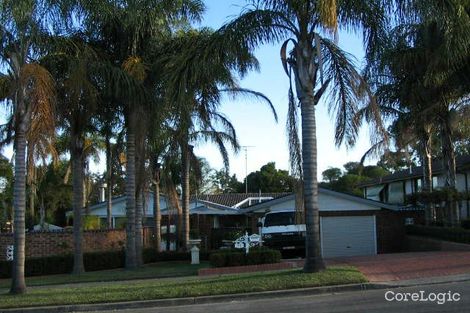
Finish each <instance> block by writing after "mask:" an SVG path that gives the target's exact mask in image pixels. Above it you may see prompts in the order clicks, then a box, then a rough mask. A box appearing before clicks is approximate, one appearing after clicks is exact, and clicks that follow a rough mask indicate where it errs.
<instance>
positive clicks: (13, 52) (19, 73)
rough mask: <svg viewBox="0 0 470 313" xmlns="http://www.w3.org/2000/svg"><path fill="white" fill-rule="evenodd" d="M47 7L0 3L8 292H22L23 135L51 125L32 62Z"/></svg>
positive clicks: (43, 82)
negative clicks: (9, 142)
mask: <svg viewBox="0 0 470 313" xmlns="http://www.w3.org/2000/svg"><path fill="white" fill-rule="evenodd" d="M55 9H56V8H55V7H52V6H50V4H49V3H43V2H39V1H28V2H24V1H21V2H18V1H0V34H1V37H0V38H1V40H0V58H1V61H2V63H3V64H5V66H6V69H5V70H6V72H7V73H8V74H1V80H3V81H8V83H7V84H6V85H7V86H8V88H7V89H8V92H7V104H8V105H10V106H11V108H12V109H11V111H12V117H13V125H12V127H13V130H14V134H15V137H14V149H15V180H14V210H15V212H14V213H15V214H14V215H15V220H14V260H13V275H12V285H11V289H10V292H11V293H24V292H25V291H26V285H25V281H24V261H25V253H24V252H25V251H24V249H25V207H26V203H25V197H26V195H25V187H26V182H25V175H26V160H25V158H26V154H25V152H26V145H27V134H28V132H29V131H30V129H31V122H32V121H33V120H34V118H35V116H37V115H42V116H44V117H47V119H45V120H43V123H44V124H45V125H50V126H52V125H53V124H54V123H53V122H54V113H53V108H54V106H53V103H54V97H55V91H54V81H53V79H52V77H51V75H50V73H49V72H48V71H47V70H46V69H45V68H44V67H43V66H41V65H40V64H39V63H38V58H39V57H41V56H43V55H44V54H45V50H44V49H42V48H44V47H43V46H41V45H40V43H43V42H44V40H42V39H45V38H47V36H45V35H46V34H45V33H44V32H43V28H42V27H41V26H42V25H44V24H43V23H48V22H50V23H52V24H54V22H53V20H52V16H53V14H54V13H56V12H57V11H56V10H55Z"/></svg>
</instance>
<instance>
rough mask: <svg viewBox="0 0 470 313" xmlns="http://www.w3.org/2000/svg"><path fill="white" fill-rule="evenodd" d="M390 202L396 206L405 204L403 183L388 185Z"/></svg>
mask: <svg viewBox="0 0 470 313" xmlns="http://www.w3.org/2000/svg"><path fill="white" fill-rule="evenodd" d="M388 202H389V203H394V204H403V203H404V202H405V195H404V188H403V182H395V183H391V184H390V185H388Z"/></svg>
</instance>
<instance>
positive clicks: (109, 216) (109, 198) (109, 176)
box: [105, 134, 113, 229]
mask: <svg viewBox="0 0 470 313" xmlns="http://www.w3.org/2000/svg"><path fill="white" fill-rule="evenodd" d="M105 140H106V143H105V144H106V184H107V189H106V221H107V225H108V229H112V228H113V173H112V172H113V167H112V155H111V153H112V152H111V142H110V138H109V134H106V139H105Z"/></svg>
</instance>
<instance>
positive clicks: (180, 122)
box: [158, 29, 276, 249]
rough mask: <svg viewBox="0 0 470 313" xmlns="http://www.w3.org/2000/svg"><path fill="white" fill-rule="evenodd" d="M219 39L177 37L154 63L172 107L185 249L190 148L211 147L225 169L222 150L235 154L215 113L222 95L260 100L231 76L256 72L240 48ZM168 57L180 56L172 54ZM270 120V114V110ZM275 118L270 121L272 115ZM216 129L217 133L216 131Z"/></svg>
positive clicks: (226, 124)
mask: <svg viewBox="0 0 470 313" xmlns="http://www.w3.org/2000/svg"><path fill="white" fill-rule="evenodd" d="M225 43H226V41H225V38H223V37H222V36H221V33H218V32H213V31H212V30H209V29H201V30H190V31H188V32H185V33H179V34H178V35H177V36H176V37H175V38H173V39H172V40H171V41H170V42H168V43H166V44H165V45H164V46H163V51H162V53H161V55H160V57H159V60H158V62H160V64H161V68H162V69H164V74H163V76H164V81H165V82H167V86H168V87H167V90H166V94H165V96H166V98H167V99H169V100H167V101H169V102H170V103H173V104H174V105H173V106H174V109H173V114H174V116H173V117H172V120H173V121H174V124H175V135H174V137H175V138H176V141H177V142H178V144H179V150H180V153H181V168H182V172H181V187H182V211H183V212H182V213H183V221H182V236H183V238H182V240H181V242H180V244H181V248H183V249H186V248H187V243H188V240H189V230H190V225H189V199H190V183H189V178H190V165H191V163H194V162H191V160H193V161H194V160H196V157H195V156H194V153H193V151H192V144H195V143H197V142H198V141H199V140H203V141H210V142H213V143H215V144H216V145H217V147H218V149H219V152H220V153H221V155H222V158H223V160H224V164H225V166H226V168H228V156H227V148H226V147H225V144H227V143H228V144H230V145H231V146H232V148H233V149H234V151H238V149H239V144H238V142H237V139H236V133H235V129H234V127H233V125H232V124H231V123H230V121H229V120H228V119H227V118H226V117H225V116H224V115H222V114H221V113H219V112H218V107H219V105H220V99H221V97H222V94H223V93H225V92H230V93H231V94H232V95H234V96H235V95H248V96H253V97H258V98H261V99H263V100H266V101H267V103H268V104H269V105H270V106H271V108H272V104H271V102H270V101H269V99H267V98H266V97H265V96H263V95H262V94H260V93H257V92H254V91H250V90H247V89H243V88H241V87H240V86H239V85H238V83H237V80H236V78H235V73H239V74H241V75H243V74H244V73H245V72H246V71H247V70H248V69H250V68H256V66H257V60H256V59H255V58H254V56H253V55H252V54H251V52H250V51H248V49H247V48H246V47H245V46H244V45H239V44H238V45H237V44H236V43H233V44H232V45H230V46H226V45H225ZM174 51H180V53H177V54H175V53H174ZM272 109H273V108H272ZM273 112H274V115H275V111H274V109H273ZM275 117H276V115H275ZM219 129H220V130H219Z"/></svg>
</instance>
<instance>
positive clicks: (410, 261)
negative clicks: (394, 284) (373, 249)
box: [326, 251, 470, 282]
mask: <svg viewBox="0 0 470 313" xmlns="http://www.w3.org/2000/svg"><path fill="white" fill-rule="evenodd" d="M326 263H327V264H328V265H337V264H347V265H352V266H355V267H357V268H358V269H359V270H360V271H361V272H362V273H363V274H364V275H365V276H366V277H367V278H368V279H369V281H371V282H382V281H391V280H408V279H418V278H427V277H434V276H445V275H457V274H465V273H470V251H433V252H409V253H394V254H379V255H373V256H357V257H344V258H333V259H327V260H326Z"/></svg>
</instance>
